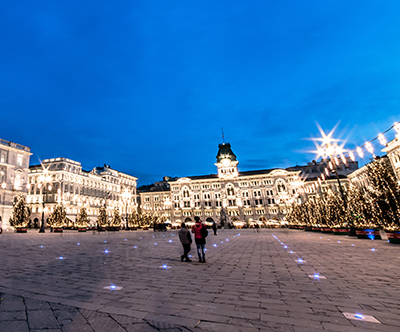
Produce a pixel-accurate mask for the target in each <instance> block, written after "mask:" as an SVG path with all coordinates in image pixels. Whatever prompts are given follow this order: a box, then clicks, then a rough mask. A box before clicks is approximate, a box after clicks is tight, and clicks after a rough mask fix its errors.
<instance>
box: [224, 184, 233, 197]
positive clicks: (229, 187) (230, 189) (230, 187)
mask: <svg viewBox="0 0 400 332" xmlns="http://www.w3.org/2000/svg"><path fill="white" fill-rule="evenodd" d="M226 195H227V196H235V189H234V187H233V185H231V184H228V185H227V186H226Z"/></svg>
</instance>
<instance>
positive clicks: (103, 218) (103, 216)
mask: <svg viewBox="0 0 400 332" xmlns="http://www.w3.org/2000/svg"><path fill="white" fill-rule="evenodd" d="M97 225H98V226H99V227H107V226H108V225H109V223H108V216H107V209H106V208H105V207H104V206H101V207H100V209H99V216H98V217H97Z"/></svg>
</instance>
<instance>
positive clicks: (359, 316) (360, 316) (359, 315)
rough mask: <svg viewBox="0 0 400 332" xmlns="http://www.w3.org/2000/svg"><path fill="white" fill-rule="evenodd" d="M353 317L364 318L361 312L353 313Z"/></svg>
mask: <svg viewBox="0 0 400 332" xmlns="http://www.w3.org/2000/svg"><path fill="white" fill-rule="evenodd" d="M354 317H355V318H358V319H364V318H365V317H364V316H363V315H361V314H355V315H354Z"/></svg>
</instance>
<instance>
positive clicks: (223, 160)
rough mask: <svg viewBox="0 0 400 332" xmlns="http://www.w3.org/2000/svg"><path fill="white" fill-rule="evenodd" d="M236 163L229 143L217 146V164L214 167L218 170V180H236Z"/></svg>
mask: <svg viewBox="0 0 400 332" xmlns="http://www.w3.org/2000/svg"><path fill="white" fill-rule="evenodd" d="M238 163H239V162H238V161H237V160H236V155H235V154H234V153H233V152H232V149H231V145H230V144H229V143H222V144H219V145H218V154H217V162H216V164H215V166H217V168H218V177H219V178H220V179H232V178H236V177H237V176H238V175H239V173H238V168H237V165H238Z"/></svg>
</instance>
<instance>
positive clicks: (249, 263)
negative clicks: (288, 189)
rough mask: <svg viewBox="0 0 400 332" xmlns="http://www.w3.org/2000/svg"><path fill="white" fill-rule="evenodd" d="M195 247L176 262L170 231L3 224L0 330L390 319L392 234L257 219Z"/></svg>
mask: <svg viewBox="0 0 400 332" xmlns="http://www.w3.org/2000/svg"><path fill="white" fill-rule="evenodd" d="M239 233H240V235H239ZM206 247H207V249H208V250H207V253H206V259H207V262H206V263H197V259H196V257H195V256H197V255H196V253H195V248H194V246H192V252H191V254H192V255H193V262H191V263H187V262H181V260H180V255H181V251H182V250H181V245H180V243H179V240H178V238H177V234H176V232H172V231H168V232H157V233H155V232H151V231H136V232H134V231H129V232H126V231H120V232H115V233H100V234H98V233H92V232H88V233H75V232H72V231H68V232H64V233H63V234H54V233H49V232H47V233H45V234H39V233H37V232H36V231H35V232H34V231H31V232H29V233H27V234H14V233H13V234H10V233H6V234H4V233H3V235H1V236H0V331H1V332H19V331H21V332H25V331H30V332H33V331H48V332H56V331H57V332H61V331H63V332H67V331H73V332H86V331H91V332H93V331H96V332H103V331H104V332H112V331H117V332H119V331H130V332H131V331H132V332H133V331H144V332H147V331H148V332H150V331H171V332H172V331H200V332H201V331H222V332H224V331H229V332H231V331H244V332H253V331H295V332H301V331H345V332H352V331H385V332H391V331H396V332H397V331H400V315H399V314H400V269H399V263H398V262H399V258H400V245H393V244H389V243H388V242H387V241H384V240H380V241H371V240H360V239H355V238H352V237H348V236H335V235H332V234H321V233H308V232H304V231H299V230H266V229H261V230H260V232H259V233H256V232H255V231H254V230H240V231H239V230H221V231H220V232H219V234H218V235H217V236H214V235H212V234H210V235H209V237H208V239H207V245H206ZM61 257H62V258H63V259H61ZM299 258H300V259H301V260H302V261H299ZM316 274H318V275H319V278H317V277H316V276H314V275H316ZM112 285H115V287H116V289H115V290H113V289H110V288H112V287H110V286H112ZM104 287H109V288H108V289H104ZM118 287H122V289H120V290H117V289H118ZM347 313H349V314H353V315H354V314H361V315H363V316H362V317H361V318H358V319H350V318H346V317H345V314H346V315H347ZM369 316H373V318H375V319H376V320H377V321H378V322H369V321H368V319H369Z"/></svg>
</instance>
